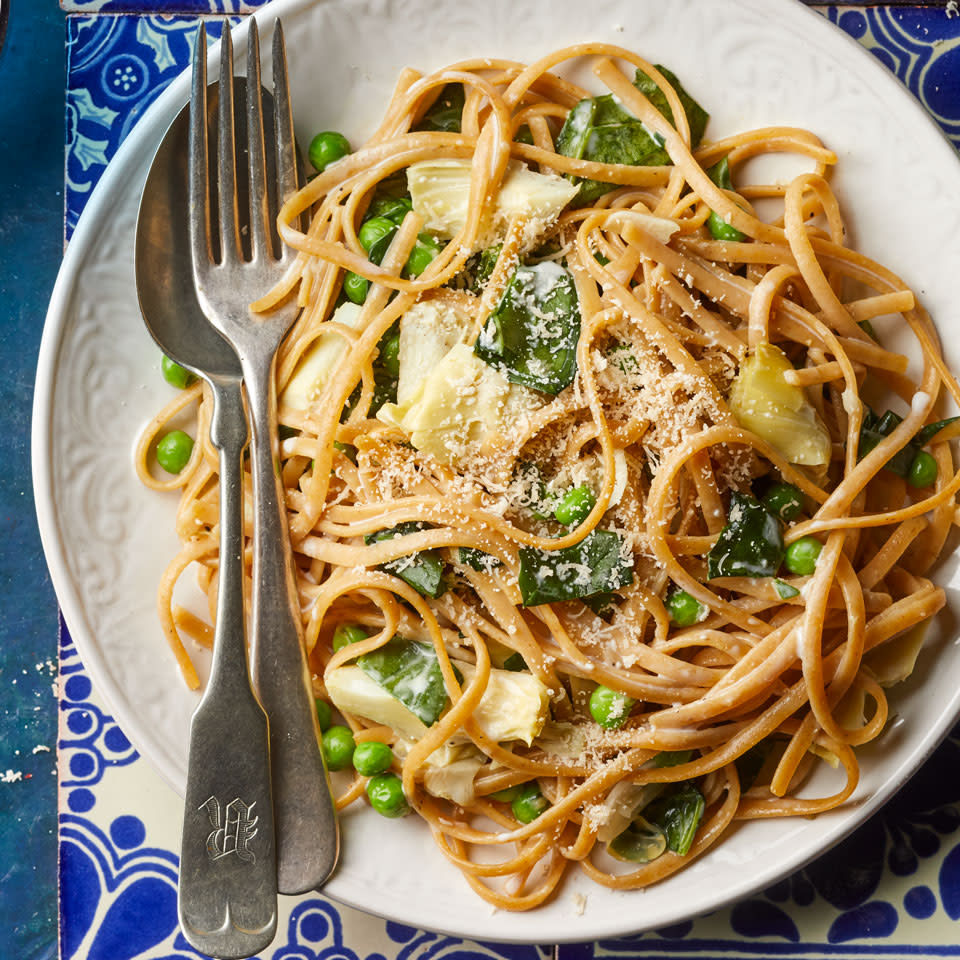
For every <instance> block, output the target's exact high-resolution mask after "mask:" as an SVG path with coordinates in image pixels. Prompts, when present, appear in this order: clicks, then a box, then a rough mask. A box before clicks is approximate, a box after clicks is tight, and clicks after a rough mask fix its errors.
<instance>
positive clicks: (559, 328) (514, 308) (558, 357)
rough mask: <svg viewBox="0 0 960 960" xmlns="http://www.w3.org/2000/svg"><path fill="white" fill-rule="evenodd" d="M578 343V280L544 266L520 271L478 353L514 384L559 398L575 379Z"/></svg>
mask: <svg viewBox="0 0 960 960" xmlns="http://www.w3.org/2000/svg"><path fill="white" fill-rule="evenodd" d="M579 339H580V305H579V301H578V299H577V288H576V286H575V285H574V282H573V277H572V276H570V274H569V273H568V272H567V271H566V270H565V269H564V268H563V267H561V266H560V265H559V264H557V263H554V262H552V261H544V262H542V263H536V264H533V265H531V266H520V267H517V269H516V271H515V272H514V274H513V276H512V277H511V278H510V282H509V283H508V284H507V288H506V290H504V293H503V297H502V298H501V300H500V303H499V304H498V305H497V307H496V309H495V310H494V311H493V312H492V313H491V314H490V316H489V317H488V318H487V322H486V324H485V325H484V328H483V330H482V331H481V333H480V336H479V337H478V338H477V342H476V344H475V346H474V348H473V349H474V353H476V355H477V356H478V357H480V359H481V360H485V361H486V362H487V363H489V364H490V365H491V366H493V367H496V368H497V369H498V370H499V371H500V372H501V373H502V374H503V375H504V376H505V377H506V378H507V379H508V380H510V381H511V382H513V383H522V384H523V385H524V386H526V387H533V389H535V390H542V391H543V392H544V393H549V394H554V395H555V394H557V393H559V392H560V391H561V390H562V389H563V388H564V387H566V386H569V384H570V383H571V382H572V381H573V378H574V376H575V375H576V372H577V341H578V340H579Z"/></svg>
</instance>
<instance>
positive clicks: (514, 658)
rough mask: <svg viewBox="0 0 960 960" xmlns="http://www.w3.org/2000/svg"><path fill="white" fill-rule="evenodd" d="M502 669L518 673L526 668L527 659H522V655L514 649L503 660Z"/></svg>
mask: <svg viewBox="0 0 960 960" xmlns="http://www.w3.org/2000/svg"><path fill="white" fill-rule="evenodd" d="M503 669H504V670H509V671H510V672H511V673H520V671H521V670H526V669H527V661H526V660H524V659H523V656H522V655H521V654H519V653H517V651H516V650H514V651H513V653H511V654H510V656H509V657H507V659H506V660H504V661H503Z"/></svg>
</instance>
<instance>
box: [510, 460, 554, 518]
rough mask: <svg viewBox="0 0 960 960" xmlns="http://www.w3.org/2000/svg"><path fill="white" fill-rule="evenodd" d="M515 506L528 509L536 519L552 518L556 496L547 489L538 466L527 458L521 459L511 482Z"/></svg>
mask: <svg viewBox="0 0 960 960" xmlns="http://www.w3.org/2000/svg"><path fill="white" fill-rule="evenodd" d="M511 487H512V490H513V492H514V497H515V502H516V503H517V506H520V507H524V508H526V509H527V510H529V511H530V512H531V513H532V514H533V515H534V517H536V518H537V520H549V519H552V518H553V509H554V507H555V506H556V500H557V498H556V496H555V495H554V494H552V493H550V492H549V491H548V490H547V484H546V482H545V481H544V479H543V474H542V473H541V472H540V468H539V467H538V466H537V465H536V464H535V463H531V462H530V461H529V460H521V461H520V462H519V463H518V464H517V467H516V469H515V470H514V473H513V481H512V483H511Z"/></svg>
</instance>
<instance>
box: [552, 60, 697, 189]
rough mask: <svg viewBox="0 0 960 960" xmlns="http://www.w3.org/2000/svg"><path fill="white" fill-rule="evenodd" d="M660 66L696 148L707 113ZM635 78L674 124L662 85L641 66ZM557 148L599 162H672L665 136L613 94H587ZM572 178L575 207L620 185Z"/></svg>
mask: <svg viewBox="0 0 960 960" xmlns="http://www.w3.org/2000/svg"><path fill="white" fill-rule="evenodd" d="M657 69H658V70H659V71H660V72H661V73H662V74H663V75H664V76H665V77H666V79H667V80H668V81H669V82H670V83H671V84H672V85H673V87H674V89H675V90H676V91H677V95H678V96H679V97H680V101H681V103H682V104H683V107H684V110H685V111H686V114H687V120H688V122H689V124H690V137H691V143H692V145H693V146H694V147H696V146H697V145H698V144H699V143H700V140H701V139H702V137H703V132H704V129H705V128H706V125H707V120H708V119H709V114H707V113H706V112H705V111H704V110H703V108H702V107H701V106H700V105H699V104H698V103H697V102H696V101H695V100H694V99H693V98H692V97H691V96H690V95H689V94H688V93H687V92H686V90H684V89H683V87H682V86H681V85H680V81H679V80H677V78H676V77H675V76H674V74H672V73H671V72H670V71H669V70H667V69H666V68H665V67H662V66H659V65H658V66H657ZM633 82H634V86H636V87H637V89H638V90H640V91H641V93H643V94H644V96H646V97H647V99H648V100H650V102H651V103H652V104H653V106H654V107H656V109H657V110H659V112H660V113H661V114H663V116H664V117H665V118H666V119H667V120H668V121H669V122H670V123H671V124H673V122H674V121H673V111H672V110H671V109H670V106H669V104H668V103H667V98H666V97H665V96H664V95H663V93H662V92H661V91H660V88H659V87H658V86H657V85H656V84H655V83H654V82H653V81H652V80H651V79H650V78H649V77H648V76H647V75H646V74H645V73H644V72H643V71H641V70H637V73H636V77H635V79H634V81H633ZM556 150H557V153H559V154H562V155H563V156H565V157H574V158H575V159H577V160H593V161H595V162H597V163H618V164H628V165H631V166H664V165H666V164H669V163H671V162H672V161H671V160H670V155H669V154H668V153H667V151H666V150H664V149H663V140H662V138H661V137H659V136H658V135H656V134H654V133H652V132H651V131H649V130H648V129H647V127H646V126H644V124H643V123H642V122H641V121H640V120H638V119H637V118H636V117H635V116H633V114H631V113H629V112H628V111H627V110H625V109H624V108H623V107H622V106H620V104H619V103H618V102H617V100H616V99H615V98H614V97H613V96H612V95H611V94H605V95H603V96H600V97H589V98H587V99H585V100H581V101H580V102H579V103H577V104H576V105H575V106H574V107H573V109H572V110H571V111H570V113H569V114H568V115H567V119H566V121H565V122H564V125H563V129H562V130H561V131H560V133H559V135H558V136H557V142H556ZM570 180H571V182H572V183H579V184H580V192H579V193H578V194H577V196H576V198H575V199H574V203H573V205H574V206H588V205H590V204H592V203H594V202H595V201H596V200H597V199H598V198H599V197H601V196H603V194H605V193H609V192H610V191H611V190H615V189H616V184H612V183H603V182H601V181H599V180H583V179H581V178H579V177H570Z"/></svg>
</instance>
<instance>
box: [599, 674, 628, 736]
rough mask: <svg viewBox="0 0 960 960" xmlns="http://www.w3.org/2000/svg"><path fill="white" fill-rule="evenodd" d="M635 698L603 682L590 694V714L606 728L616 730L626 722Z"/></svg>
mask: <svg viewBox="0 0 960 960" xmlns="http://www.w3.org/2000/svg"><path fill="white" fill-rule="evenodd" d="M634 703H636V701H635V700H631V699H630V697H628V696H627V695H626V694H625V693H621V692H620V691H619V690H611V689H610V687H605V686H604V685H603V684H602V683H601V684H599V685H598V686H597V687H595V688H594V691H593V693H591V694H590V716H592V717H593V719H594V720H596V721H597V723H599V724H600V726H601V727H603V728H604V730H616V729H617V727H622V726H623V725H624V723H626V720H627V717H628V716H629V715H630V710H631V709H632V708H633V705H634Z"/></svg>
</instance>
